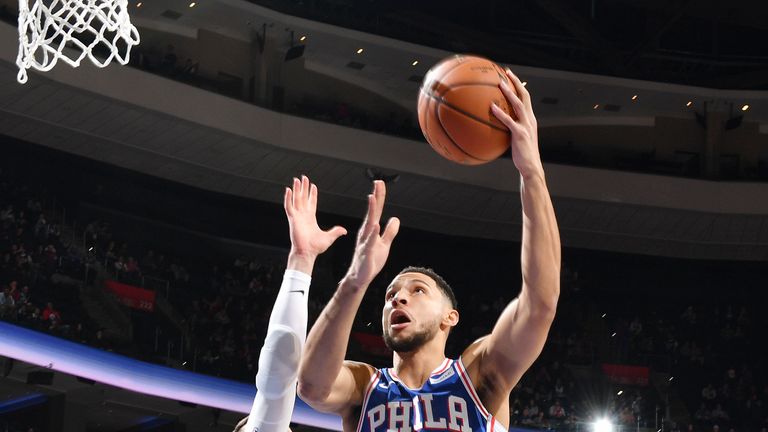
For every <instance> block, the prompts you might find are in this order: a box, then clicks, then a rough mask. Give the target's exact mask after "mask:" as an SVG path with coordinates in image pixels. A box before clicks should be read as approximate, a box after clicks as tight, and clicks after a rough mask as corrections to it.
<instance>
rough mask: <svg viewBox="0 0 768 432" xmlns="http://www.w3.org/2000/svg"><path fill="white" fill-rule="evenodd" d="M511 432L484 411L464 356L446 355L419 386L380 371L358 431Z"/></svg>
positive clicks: (368, 393)
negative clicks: (418, 387) (454, 357)
mask: <svg viewBox="0 0 768 432" xmlns="http://www.w3.org/2000/svg"><path fill="white" fill-rule="evenodd" d="M422 430H423V431H426V430H430V431H451V432H506V429H505V428H504V426H503V425H501V424H500V423H499V422H498V421H496V419H495V418H494V417H493V416H492V415H491V413H489V412H488V410H486V409H485V407H484V406H483V404H482V402H480V398H479V397H478V396H477V392H476V391H475V387H474V386H473V385H472V381H470V379H469V374H468V373H467V370H466V368H465V367H464V364H463V363H462V361H461V359H458V360H449V359H445V361H443V363H442V364H441V365H440V366H438V368H437V369H435V370H434V371H433V372H432V374H431V375H430V377H429V379H428V380H427V382H426V383H424V385H423V386H422V387H421V388H420V389H411V388H408V387H407V386H406V385H405V384H403V382H402V381H400V379H399V378H398V377H397V374H396V373H395V371H394V369H392V368H389V369H378V370H377V371H376V373H375V374H373V376H372V377H371V381H370V382H369V384H368V387H367V389H366V392H365V397H364V398H363V405H362V408H361V411H360V420H359V421H358V424H357V432H418V431H422Z"/></svg>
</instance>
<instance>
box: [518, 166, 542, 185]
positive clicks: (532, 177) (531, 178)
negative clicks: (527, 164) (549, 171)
mask: <svg viewBox="0 0 768 432" xmlns="http://www.w3.org/2000/svg"><path fill="white" fill-rule="evenodd" d="M520 179H521V180H522V181H523V182H535V181H541V182H542V183H543V182H544V167H539V168H537V169H532V170H530V171H526V172H522V171H521V172H520Z"/></svg>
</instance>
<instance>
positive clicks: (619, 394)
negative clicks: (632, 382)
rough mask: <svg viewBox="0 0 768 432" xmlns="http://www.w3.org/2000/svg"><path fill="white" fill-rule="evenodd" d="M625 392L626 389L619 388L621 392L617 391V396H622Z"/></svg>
mask: <svg viewBox="0 0 768 432" xmlns="http://www.w3.org/2000/svg"><path fill="white" fill-rule="evenodd" d="M623 394H624V390H619V392H618V393H616V396H621V395H623Z"/></svg>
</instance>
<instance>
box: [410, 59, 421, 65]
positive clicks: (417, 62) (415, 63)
mask: <svg viewBox="0 0 768 432" xmlns="http://www.w3.org/2000/svg"><path fill="white" fill-rule="evenodd" d="M417 64H419V61H418V60H414V61H413V63H411V66H416V65H417Z"/></svg>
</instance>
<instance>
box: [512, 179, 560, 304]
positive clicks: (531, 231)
mask: <svg viewBox="0 0 768 432" xmlns="http://www.w3.org/2000/svg"><path fill="white" fill-rule="evenodd" d="M520 182H521V188H520V189H521V199H522V207H523V240H522V251H521V254H522V256H521V263H522V273H523V292H522V293H521V299H522V298H524V297H527V299H526V300H528V301H530V306H531V307H533V308H537V307H541V308H542V310H548V311H551V312H554V309H555V308H556V306H557V299H558V297H559V295H560V232H559V230H558V227H557V220H556V218H555V211H554V208H553V207H552V199H551V198H550V195H549V191H548V189H547V184H546V181H545V178H544V172H543V170H542V171H540V172H536V173H535V174H533V175H529V176H525V177H522V176H521V179H520Z"/></svg>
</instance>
